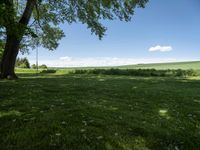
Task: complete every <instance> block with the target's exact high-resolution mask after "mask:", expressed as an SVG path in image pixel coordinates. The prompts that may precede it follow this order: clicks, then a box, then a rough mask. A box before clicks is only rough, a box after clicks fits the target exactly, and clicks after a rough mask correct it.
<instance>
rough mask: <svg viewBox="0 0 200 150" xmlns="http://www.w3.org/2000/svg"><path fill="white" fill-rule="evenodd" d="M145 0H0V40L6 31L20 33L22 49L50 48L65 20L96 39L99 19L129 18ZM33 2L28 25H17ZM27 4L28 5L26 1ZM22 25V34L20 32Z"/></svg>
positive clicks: (101, 33) (102, 30)
mask: <svg viewBox="0 0 200 150" xmlns="http://www.w3.org/2000/svg"><path fill="white" fill-rule="evenodd" d="M147 1H148V0H20V1H18V0H1V1H0V5H1V6H0V33H1V34H0V39H1V40H5V37H6V34H7V33H8V31H7V33H6V30H8V29H9V31H11V34H12V32H14V33H16V32H17V33H18V35H21V34H23V37H24V38H23V40H22V42H21V45H20V49H21V51H22V52H26V50H27V48H28V46H31V47H32V48H35V47H36V46H43V47H45V48H47V49H49V50H54V49H56V48H57V46H58V42H59V40H60V39H61V38H62V37H64V36H65V35H64V32H63V31H62V30H61V28H60V27H59V25H60V24H63V23H65V22H67V23H69V24H71V23H74V22H75V23H76V22H81V23H83V24H86V25H87V27H88V28H89V29H90V30H91V32H92V33H94V34H96V35H97V36H98V37H99V38H100V39H101V38H102V37H103V36H104V34H105V31H106V27H105V26H104V25H103V24H102V21H103V20H106V19H108V20H113V19H117V18H118V19H120V20H121V21H129V20H130V19H131V17H132V15H133V14H134V8H136V7H142V8H144V6H145V3H146V2H147ZM31 2H32V3H34V5H35V6H34V10H33V13H32V16H31V19H30V22H29V23H28V26H23V25H22V24H20V19H22V16H23V13H24V10H25V8H26V7H27V5H30V4H31ZM29 3H30V4H29ZM22 28H25V33H21V30H22Z"/></svg>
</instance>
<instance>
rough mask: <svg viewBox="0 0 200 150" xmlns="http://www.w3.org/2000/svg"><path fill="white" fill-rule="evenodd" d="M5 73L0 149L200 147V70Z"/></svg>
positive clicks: (177, 149)
mask: <svg viewBox="0 0 200 150" xmlns="http://www.w3.org/2000/svg"><path fill="white" fill-rule="evenodd" d="M20 77H21V79H19V80H16V81H7V80H0V149H2V150H4V149H19V150H22V149H42V150H44V149H48V150H49V149H67V150H104V149H105V150H149V149H152V150H154V149H155V150H161V149H166V150H171V149H172V150H182V149H185V150H189V149H190V150H195V149H196V150H199V149H200V78H198V77H196V78H167V77H164V78H160V77H130V76H106V75H61V74H60V75H59V74H42V75H41V74H39V75H34V74H31V73H28V74H20Z"/></svg>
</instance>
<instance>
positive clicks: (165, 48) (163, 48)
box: [149, 45, 173, 52]
mask: <svg viewBox="0 0 200 150" xmlns="http://www.w3.org/2000/svg"><path fill="white" fill-rule="evenodd" d="M172 50H173V48H172V47H171V46H160V45H157V46H155V47H150V48H149V51H150V52H155V51H160V52H169V51H172Z"/></svg>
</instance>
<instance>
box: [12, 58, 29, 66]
mask: <svg viewBox="0 0 200 150" xmlns="http://www.w3.org/2000/svg"><path fill="white" fill-rule="evenodd" d="M15 66H16V67H18V68H30V63H29V61H28V59H27V58H17V60H16V64H15Z"/></svg>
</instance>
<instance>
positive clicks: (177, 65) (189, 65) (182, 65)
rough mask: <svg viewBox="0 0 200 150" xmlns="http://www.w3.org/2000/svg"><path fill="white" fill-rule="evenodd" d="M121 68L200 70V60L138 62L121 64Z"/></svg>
mask: <svg viewBox="0 0 200 150" xmlns="http://www.w3.org/2000/svg"><path fill="white" fill-rule="evenodd" d="M118 68H120V69H152V68H153V69H158V70H161V69H183V70H187V69H193V70H200V61H193V62H174V63H155V64H138V65H127V66H119V67H118Z"/></svg>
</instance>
